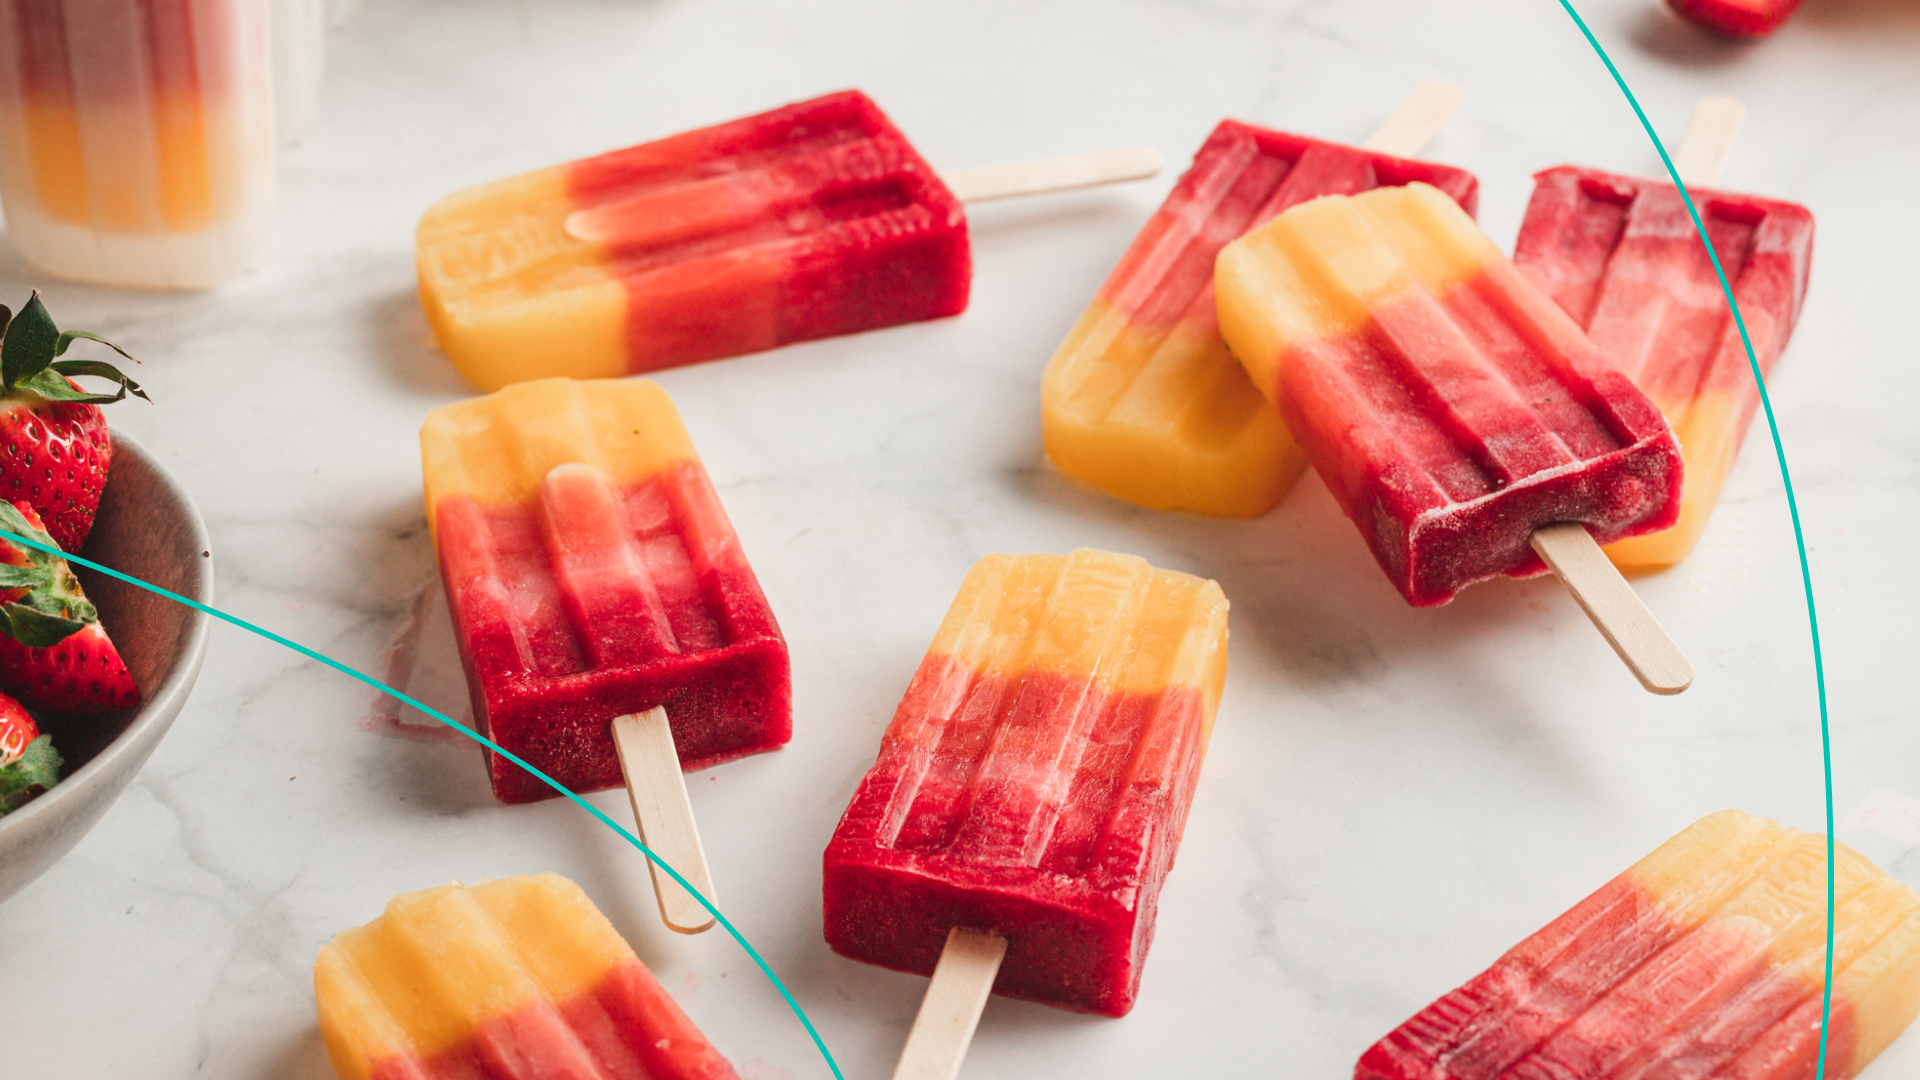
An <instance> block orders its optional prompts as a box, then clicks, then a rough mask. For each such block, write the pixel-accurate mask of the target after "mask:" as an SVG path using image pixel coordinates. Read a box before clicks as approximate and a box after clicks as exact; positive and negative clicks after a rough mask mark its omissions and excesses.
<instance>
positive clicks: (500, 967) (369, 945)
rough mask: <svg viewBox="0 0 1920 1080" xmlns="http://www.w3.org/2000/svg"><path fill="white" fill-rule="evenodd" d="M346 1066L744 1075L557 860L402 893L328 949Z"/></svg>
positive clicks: (326, 1035)
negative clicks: (537, 869) (537, 870)
mask: <svg viewBox="0 0 1920 1080" xmlns="http://www.w3.org/2000/svg"><path fill="white" fill-rule="evenodd" d="M313 984H314V1001H315V1005H316V1007H317V1009H318V1011H319V1016H320V1035H321V1038H322V1040H323V1041H324V1042H325V1043H326V1047H327V1056H328V1057H329V1058H330V1059H331V1060H332V1062H333V1068H334V1072H335V1073H336V1074H338V1076H339V1077H340V1080H557V1078H560V1077H565V1078H567V1080H734V1078H735V1075H736V1074H735V1073H734V1071H733V1067H732V1066H731V1065H729V1064H728V1063H727V1060H726V1059H725V1058H724V1057H721V1056H720V1052H719V1051H718V1050H715V1049H714V1047H713V1044H712V1043H710V1042H708V1041H707V1039H706V1037H705V1036H704V1035H702V1034H701V1033H700V1030H699V1029H698V1028H696V1027H694V1026H693V1022H692V1021H691V1020H688V1019H687V1016H686V1014H685V1013H683V1012H681V1011H680V1007H679V1006H678V1005H676V1004H675V1003H674V1000H673V998H672V997H670V996H668V994H667V992H666V991H665V990H663V989H661V987H660V984H659V983H658V982H657V981H655V979H654V977H653V974H652V973H651V972H649V971H648V970H647V968H646V965H644V964H642V963H641V962H640V960H639V958H638V957H636V956H635V955H634V954H633V950H632V949H631V948H629V947H628V945H627V943H626V942H625V941H624V940H622V939H621V937H620V934H619V932H618V931H616V930H614V928H613V926H612V924H610V923H609V922H607V919H606V917H605V916H604V915H601V914H600V912H599V910H598V909H596V908H595V907H594V906H593V901H591V900H589V899H587V896H586V894H585V893H583V892H581V891H580V887H579V886H578V885H575V884H574V883H573V882H571V881H568V880H567V879H566V878H563V877H561V876H559V875H558V874H539V875H534V876H529V877H515V878H505V879H502V880H499V881H488V882H484V883H482V884H479V885H475V886H471V887H468V886H464V885H459V884H453V885H442V886H439V887H438V888H433V889H426V890H423V891H421V892H415V893H407V894H405V895H403V896H397V897H395V898H394V899H393V900H392V901H390V902H389V903H388V904H387V909H386V912H385V913H384V914H382V915H381V916H380V917H379V918H378V919H375V920H374V921H373V922H370V923H368V924H367V925H365V926H361V927H356V928H354V929H352V930H348V931H345V932H343V933H341V934H340V935H339V936H337V937H335V938H334V939H333V941H332V942H330V943H328V944H327V945H326V946H325V947H323V948H322V949H321V950H320V956H319V959H318V960H317V961H316V962H315V963H314V969H313Z"/></svg>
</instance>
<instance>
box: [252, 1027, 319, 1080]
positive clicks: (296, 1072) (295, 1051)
mask: <svg viewBox="0 0 1920 1080" xmlns="http://www.w3.org/2000/svg"><path fill="white" fill-rule="evenodd" d="M258 1076H259V1077H260V1080H269V1078H271V1080H336V1078H335V1076H334V1072H333V1063H332V1062H330V1061H328V1060H327V1045H326V1043H324V1042H322V1041H321V1040H320V1028H319V1026H318V1025H317V1024H309V1026H307V1027H303V1028H302V1029H301V1030H300V1033H299V1034H298V1035H297V1036H295V1037H294V1040H293V1041H289V1042H288V1043H287V1045H286V1046H284V1047H282V1048H281V1050H280V1052H279V1053H278V1054H277V1055H275V1056H274V1058H273V1059H272V1062H271V1064H269V1065H268V1066H267V1067H266V1068H264V1069H262V1070H261V1071H260V1072H259V1074H258Z"/></svg>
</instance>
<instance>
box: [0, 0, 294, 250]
mask: <svg viewBox="0 0 1920 1080" xmlns="http://www.w3.org/2000/svg"><path fill="white" fill-rule="evenodd" d="M269 54H270V44H269V39H268V18H267V5H266V4H264V3H252V2H248V0H139V2H136V0H66V2H64V3H55V4H30V3H11V4H8V5H6V6H5V7H4V8H0V204H3V205H4V207H5V211H6V220H7V233H8V235H9V236H10V237H11V238H12V239H13V242H14V244H15V245H16V246H17V247H18V248H19V249H20V253H21V254H22V255H24V256H25V257H26V259H27V261H28V262H31V263H33V264H34V265H35V266H37V267H39V268H40V269H42V270H45V271H47V272H49V273H52V274H57V275H59V276H61V277H67V278H73V279H76V280H80V281H93V282H102V283H106V284H111V285H139V286H162V287H187V288H199V287H205V286H209V285H216V284H219V283H220V282H223V281H227V280H229V279H231V278H234V277H237V276H239V275H240V274H242V273H244V272H246V271H247V270H249V269H251V268H252V267H253V266H255V265H256V264H257V263H258V262H259V260H260V257H261V255H262V254H263V253H264V250H265V247H266V241H267V233H268V225H269V218H270V215H271V212H272V205H273V188H274V175H273V170H274V119H273V100H274V99H273V85H272V82H273V76H272V70H271V64H270V61H269Z"/></svg>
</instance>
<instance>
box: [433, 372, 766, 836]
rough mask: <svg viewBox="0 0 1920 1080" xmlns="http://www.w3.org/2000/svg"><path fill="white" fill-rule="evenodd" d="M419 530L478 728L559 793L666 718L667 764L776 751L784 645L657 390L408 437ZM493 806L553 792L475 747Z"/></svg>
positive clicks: (528, 401) (554, 394)
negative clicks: (670, 755)
mask: <svg viewBox="0 0 1920 1080" xmlns="http://www.w3.org/2000/svg"><path fill="white" fill-rule="evenodd" d="M420 449H421V455H422V459H423V463H424V469H425V474H426V501H427V520H428V522H429V523H430V524H431V525H432V527H433V532H434V542H435V545H436V547H437V549H438V551H439V555H440V573H441V579H442V582H443V584H444V585H445V587H446V590H447V607H448V610H449V612H450V613H451V614H452V616H453V623H454V629H455V632H456V635H457V637H458V640H459V644H460V656H461V660H462V661H463V663H464V664H465V666H466V671H467V684H468V687H469V690H470V692H471V693H472V697H473V711H474V716H475V717H476V719H477V720H478V721H479V723H480V725H481V727H482V729H483V732H484V733H485V734H486V735H488V736H489V737H490V738H492V739H493V740H494V741H495V742H497V743H499V744H500V745H501V746H502V747H503V748H504V749H507V750H510V751H512V752H514V753H515V754H518V755H520V756H521V757H523V758H525V759H526V760H527V761H528V762H529V763H530V764H533V765H534V766H536V767H537V768H539V769H541V770H542V771H544V772H546V773H547V774H548V775H550V776H552V777H553V778H554V779H556V780H558V781H560V782H561V783H562V784H565V785H566V786H567V787H568V788H570V789H572V790H574V791H594V790H598V789H600V788H607V787H614V786H617V785H619V784H620V783H621V770H620V763H619V761H618V759H617V756H616V754H615V751H614V742H613V738H612V736H611V734H610V733H609V724H610V723H611V722H612V721H613V720H614V718H616V717H620V716H626V715H633V714H640V713H645V712H647V711H649V710H651V709H653V708H655V707H658V706H664V707H665V708H666V710H667V714H668V718H669V720H670V723H671V726H672V735H673V740H674V746H675V747H676V748H677V750H678V754H679V758H680V761H681V762H682V764H683V765H684V766H685V767H687V768H690V769H691V768H699V767H701V766H705V765H711V764H714V763H716V762H721V761H726V760H729V759H731V758H736V757H740V756H742V755H745V754H752V753H758V752H760V751H763V750H771V749H773V748H775V747H778V746H781V745H783V744H784V743H786V741H787V739H788V738H789V737H790V736H791V734H792V730H793V721H792V698H791V690H790V688H789V684H788V668H787V648H786V642H785V641H784V640H783V639H782V638H781V636H780V629H779V627H778V626H777V625H776V624H775V622H774V618H773V612H772V610H771V609H770V608H769V607H768V606H767V601H766V597H765V595H763V594H762V593H761V591H760V585H759V582H758V581H757V580H756V579H755V578H754V575H753V569H752V568H751V567H750V566H749V565H748V564H747V560H746V556H745V555H744V554H743V553H742V552H741V550H740V541H739V539H738V538H737V537H736V536H735V535H734V532H733V527H732V525H731V524H730V523H729V522H728V521H727V516H726V513H725V511H724V510H722V509H721V506H720V500H719V497H718V496H717V495H716V494H715V493H714V490H713V485H712V484H711V483H710V482H709V481H708V479H707V473H706V469H705V468H704V467H702V466H701V464H700V459H699V457H698V456H697V455H696V454H695V453H694V449H693V443H692V440H691V439H690V438H689V437H688V435H687V431H686V428H685V427H683V426H682V425H681V423H680V417H679V414H678V413H677V412H676V411H675V410H674V407H673V402H672V401H671V400H670V399H669V398H668V397H667V395H666V392H665V391H663V390H661V389H660V388H659V387H658V386H655V385H654V384H652V383H650V382H645V381H642V380H606V381H594V382H574V381H572V380H569V379H546V380H540V381H536V382H530V383H521V384H518V385H515V386H511V387H508V388H507V389H505V390H502V391H500V392H499V393H496V394H493V395H490V396H488V397H483V398H475V399H472V400H469V401H463V402H459V403H457V404H454V405H448V406H445V407H444V408H441V409H437V410H435V411H434V412H433V413H432V414H431V415H429V416H428V418H427V421H426V423H425V424H424V425H423V426H422V428H421V431H420ZM489 764H490V767H491V773H492V778H493V790H494V794H495V795H497V796H498V797H499V798H500V799H501V800H502V801H504V802H526V801H529V800H532V799H542V798H549V797H551V796H552V795H553V794H554V793H553V791H552V789H551V788H548V787H547V786H546V785H545V784H543V783H541V782H540V781H538V780H536V779H535V778H533V777H532V776H530V775H528V774H527V773H526V772H525V771H524V770H522V769H520V767H519V766H517V765H514V764H513V763H512V762H510V761H507V760H506V759H504V758H500V757H498V756H496V755H492V754H489Z"/></svg>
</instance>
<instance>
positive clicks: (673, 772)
mask: <svg viewBox="0 0 1920 1080" xmlns="http://www.w3.org/2000/svg"><path fill="white" fill-rule="evenodd" d="M613 748H614V751H615V753H617V754H618V755H619V757H620V773H621V775H622V776H624V777H625V778H626V781H627V798H628V799H630V800H631V801H632V802H633V819H634V822H635V823H636V824H637V825H638V826H639V827H640V842H641V843H644V844H646V845H647V847H649V848H651V849H652V850H653V851H655V852H657V853H658V854H659V856H660V857H661V858H662V859H665V860H666V862H667V865H668V866H671V867H673V868H674V869H675V870H677V871H679V872H680V876H681V877H684V878H686V879H687V882H688V883H689V884H691V885H692V886H693V887H694V888H696V889H698V890H700V895H702V896H704V897H706V898H707V901H708V902H709V903H711V902H713V877H712V875H710V874H708V873H707V852H706V849H705V848H702V847H701V846H700V830H699V829H697V828H695V827H694V824H693V803H692V801H691V800H689V799H688V798H687V774H686V773H684V772H682V771H681V770H680V754H679V752H678V751H676V750H675V749H674V746H673V729H672V728H670V727H669V726H668V725H667V710H665V709H660V708H655V709H648V710H647V711H646V712H643V713H631V714H629V715H626V716H616V717H614V719H613ZM647 866H648V868H649V869H650V870H651V871H652V872H653V895H654V898H655V899H656V900H658V901H659V903H660V918H661V920H662V921H664V922H665V923H666V924H667V928H668V929H670V930H675V931H678V932H679V933H682V934H698V933H700V932H701V931H702V930H706V929H709V928H710V927H712V926H713V913H712V912H709V911H708V910H707V909H706V908H704V907H702V906H701V904H700V901H698V900H695V899H694V898H693V897H692V896H691V895H690V894H688V892H687V890H685V889H683V888H681V887H680V883H679V882H677V881H675V880H673V878H672V876H670V875H669V874H668V873H667V872H666V871H665V870H662V869H660V865H659V864H658V863H656V862H654V861H653V860H651V859H649V860H647Z"/></svg>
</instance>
